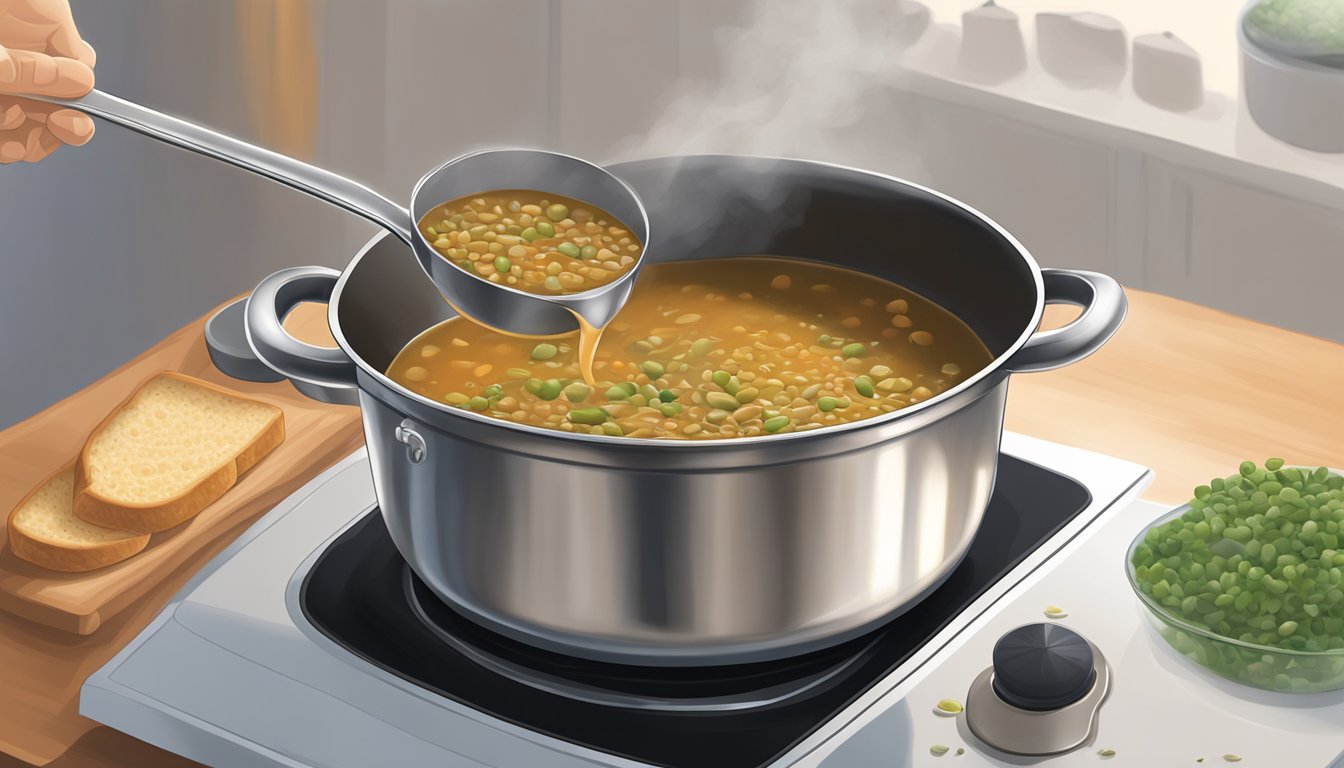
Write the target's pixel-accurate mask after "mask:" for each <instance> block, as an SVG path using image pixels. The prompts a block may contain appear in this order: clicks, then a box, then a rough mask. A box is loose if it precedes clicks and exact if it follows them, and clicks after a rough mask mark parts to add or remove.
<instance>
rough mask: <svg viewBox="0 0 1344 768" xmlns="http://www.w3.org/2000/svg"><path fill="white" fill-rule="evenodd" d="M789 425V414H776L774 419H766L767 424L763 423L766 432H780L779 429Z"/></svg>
mask: <svg viewBox="0 0 1344 768" xmlns="http://www.w3.org/2000/svg"><path fill="white" fill-rule="evenodd" d="M788 425H789V417H788V416H776V417H774V418H773V419H766V420H765V424H763V425H762V426H764V427H765V431H766V432H778V431H779V430H781V429H783V428H785V427H787V426H788Z"/></svg>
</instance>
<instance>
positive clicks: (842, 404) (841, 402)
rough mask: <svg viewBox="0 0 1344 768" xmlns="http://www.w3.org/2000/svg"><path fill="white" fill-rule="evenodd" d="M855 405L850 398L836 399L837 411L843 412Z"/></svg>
mask: <svg viewBox="0 0 1344 768" xmlns="http://www.w3.org/2000/svg"><path fill="white" fill-rule="evenodd" d="M853 404H854V403H853V402H852V401H851V400H850V399H849V398H848V397H837V398H835V409H836V410H837V411H843V410H845V409H846V408H848V407H849V406H851V405H853Z"/></svg>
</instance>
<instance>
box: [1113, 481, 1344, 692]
mask: <svg viewBox="0 0 1344 768" xmlns="http://www.w3.org/2000/svg"><path fill="white" fill-rule="evenodd" d="M1125 565H1126V568H1125V572H1126V574H1127V575H1128V577H1129V583H1130V586H1132V587H1133V589H1134V593H1135V594H1136V595H1138V597H1139V600H1140V601H1142V602H1143V604H1144V606H1145V607H1146V608H1147V614H1148V617H1149V619H1150V621H1151V622H1152V624H1153V626H1154V628H1155V629H1156V630H1157V632H1158V634H1159V635H1161V636H1162V637H1163V639H1165V640H1166V641H1167V642H1168V643H1169V644H1170V645H1171V646H1172V647H1173V648H1175V649H1176V650H1177V651H1179V652H1180V653H1182V654H1183V655H1185V656H1187V657H1189V658H1191V659H1193V660H1194V661H1195V662H1196V663H1197V664H1200V665H1201V666H1204V667H1206V668H1208V669H1210V670H1211V671H1213V672H1215V673H1217V674H1219V675H1222V676H1223V677H1226V678H1228V679H1231V680H1235V681H1237V682H1240V683H1245V684H1247V685H1252V686H1255V687H1257V688H1264V689H1267V690H1277V691H1295V692H1313V691H1329V690H1335V689H1339V688H1344V475H1340V474H1338V473H1332V472H1331V471H1330V470H1329V469H1327V468H1325V467H1318V468H1316V469H1306V468H1297V467H1284V465H1283V461H1282V460H1281V459H1270V460H1269V461H1267V462H1265V465H1264V466H1263V467H1257V466H1255V465H1254V464H1253V463H1251V462H1249V461H1248V462H1243V463H1242V465H1241V468H1240V471H1239V472H1238V473H1237V474H1235V475H1231V476H1229V477H1225V478H1217V479H1215V480H1213V481H1212V482H1210V483H1209V484H1208V485H1204V486H1200V487H1199V488H1197V489H1195V494H1194V498H1193V499H1191V500H1190V503H1189V504H1187V505H1185V506H1183V507H1181V508H1179V509H1177V510H1175V511H1174V512H1172V513H1171V514H1170V515H1167V516H1166V517H1163V518H1162V519H1161V520H1159V521H1157V522H1156V523H1155V524H1153V525H1152V526H1150V527H1149V528H1147V529H1146V530H1145V531H1143V532H1142V533H1141V534H1139V536H1138V537H1137V538H1135V540H1134V542H1133V543H1132V544H1131V545H1130V547H1129V550H1128V554H1127V557H1126V563H1125Z"/></svg>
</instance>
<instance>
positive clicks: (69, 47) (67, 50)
mask: <svg viewBox="0 0 1344 768" xmlns="http://www.w3.org/2000/svg"><path fill="white" fill-rule="evenodd" d="M47 50H48V51H49V52H50V53H52V54H55V55H57V56H64V57H66V58H67V59H74V60H75V61H78V62H80V63H81V64H83V65H85V66H87V67H89V68H90V69H92V68H93V65H94V64H96V63H97V62H98V56H97V54H95V53H94V51H93V46H91V45H89V44H88V43H86V42H84V38H82V37H80V36H79V30H78V29H77V28H76V27H75V22H74V21H73V20H67V21H66V22H65V23H63V24H62V25H61V26H60V27H58V28H57V29H56V31H55V32H53V33H51V37H50V38H49V39H48V41H47Z"/></svg>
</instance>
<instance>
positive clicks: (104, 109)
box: [25, 90, 649, 336]
mask: <svg viewBox="0 0 1344 768" xmlns="http://www.w3.org/2000/svg"><path fill="white" fill-rule="evenodd" d="M25 98H30V99H34V100H36V101H44V102H48V103H51V104H58V105H61V106H66V107H70V108H73V109H78V110H80V111H83V112H86V113H88V114H90V115H93V116H95V117H101V118H102V119H104V120H107V121H108V122H111V123H116V124H117V125H120V126H122V127H124V128H129V129H131V130H132V131H135V132H137V133H142V134H144V135H146V136H149V137H152V138H155V139H158V140H159V141H163V142H166V143H168V144H172V145H173V146H176V147H181V148H182V149H186V150H190V151H192V152H196V153H199V154H202V155H205V156H207V157H213V158H215V159H216V160H223V161H224V162H226V163H231V164H233V165H236V166H238V167H239V168H243V169H245V170H248V171H252V172H253V173H256V174H259V175H261V176H265V177H266V178H268V179H271V180H273V181H278V182H280V183H281V184H285V185H286V186H290V187H293V188H294V189H297V190H299V191H300V192H306V193H308V194H310V195H312V196H313V197H316V198H318V199H320V200H325V201H326V202H328V203H331V204H333V205H336V206H339V207H341V208H344V209H346V210H347V211H350V212H352V213H357V214H359V215H360V216H363V217H364V218H366V219H368V220H370V221H372V222H373V223H375V224H377V225H379V226H381V227H383V228H385V229H386V230H387V231H389V232H391V233H392V234H393V235H396V236H397V238H399V239H400V240H401V241H402V242H404V243H406V244H407V245H409V246H411V249H412V250H413V251H414V252H415V257H416V259H417V260H418V261H419V262H420V266H421V268H422V269H424V271H425V274H427V275H429V278H430V280H432V281H433V282H434V285H436V286H437V287H438V289H439V292H440V293H442V294H443V297H444V299H445V300H446V301H447V302H448V303H449V304H451V305H452V306H453V308H454V309H456V310H458V311H459V312H461V313H462V314H465V315H467V316H469V317H471V318H472V319H473V320H476V321H478V322H480V323H482V324H484V325H488V326H491V327H493V328H496V329H499V330H502V331H507V332H510V333H517V334H523V335H528V336H546V335H551V334H557V333H565V332H568V331H572V330H574V329H575V328H577V327H578V323H577V321H576V319H575V314H577V315H579V316H582V317H583V319H584V320H586V321H587V322H588V323H589V324H591V325H593V326H595V327H598V328H601V327H602V326H604V325H606V324H607V323H608V322H609V321H610V320H611V318H612V317H614V316H615V315H616V313H617V312H618V311H620V308H621V306H622V305H623V304H624V303H625V299H626V297H627V296H629V295H630V289H631V287H632V286H633V285H634V279H635V275H636V274H637V273H638V272H639V269H640V267H641V266H642V265H643V263H644V250H647V248H645V249H643V250H641V252H640V254H639V256H638V258H637V260H636V261H635V264H634V265H633V266H632V267H631V268H630V270H629V271H628V272H625V273H624V274H622V275H620V276H619V277H618V278H617V279H616V280H615V281H613V282H611V283H607V284H606V285H602V286H599V287H597V288H594V289H592V290H588V291H583V292H581V293H571V294H564V295H560V296H551V295H541V294H533V293H527V292H525V291H520V290H518V289H516V288H513V287H510V286H508V285H503V284H500V283H492V282H490V281H489V280H486V279H485V278H483V277H481V276H479V275H476V274H474V273H472V272H468V271H466V270H464V269H461V268H459V267H457V266H456V265H454V264H452V263H450V262H449V261H448V260H447V259H446V258H444V257H443V256H441V255H440V254H439V253H438V252H437V251H435V250H434V248H433V246H431V245H430V243H429V241H427V240H426V239H425V237H424V235H422V234H421V233H420V231H419V228H418V227H417V226H416V222H418V221H419V220H420V218H421V217H422V216H424V215H425V214H426V213H428V212H429V211H430V210H431V209H432V208H434V207H436V206H438V205H440V204H442V203H444V202H447V201H449V200H453V199H456V198H459V197H464V196H467V195H474V194H478V193H481V192H488V191H491V190H502V189H534V190H538V191H542V192H551V193H554V194H561V195H565V196H567V197H572V198H575V199H578V200H582V201H584V202H586V203H589V204H590V205H594V206H597V207H599V208H602V209H604V210H606V211H607V212H608V213H610V214H611V215H612V216H614V217H616V218H617V219H618V220H620V222H621V223H622V224H624V225H625V227H626V228H627V229H629V230H630V232H631V233H632V234H633V235H634V236H635V237H636V238H638V239H639V242H640V243H643V244H645V245H646V246H647V243H648V242H649V240H648V238H649V220H648V215H647V214H646V213H645V211H644V204H643V203H642V202H640V200H639V197H638V196H637V195H635V191H634V190H633V189H631V188H630V187H629V186H628V185H626V183H625V182H623V181H621V180H620V179H618V178H616V177H615V176H613V175H611V173H609V172H608V171H606V170H605V169H604V168H602V167H600V166H597V165H594V164H592V163H589V162H587V161H585V160H581V159H579V158H577V157H570V156H569V155H562V154H558V153H555V152H545V151H542V150H537V149H488V150H482V151H479V152H472V153H470V154H466V155H462V156H461V157H458V158H456V159H453V160H449V161H448V162H446V163H444V164H443V165H440V166H439V167H437V168H435V169H434V170H432V171H430V172H429V173H427V174H425V176H424V177H422V178H421V179H420V181H419V182H418V183H417V184H416V185H415V189H414V191H412V192H411V207H410V210H407V209H406V208H403V207H402V206H400V205H397V204H396V203H394V202H392V201H391V200H388V199H387V198H386V197H383V196H382V195H380V194H378V193H377V192H374V191H373V190H371V189H369V188H368V187H366V186H364V185H363V184H359V183H357V182H354V181H351V180H349V179H347V178H345V177H343V176H338V175H336V174H334V173H332V172H331V171H327V170H323V169H321V168H318V167H316V166H312V165H309V164H307V163H304V162H300V161H298V160H295V159H294V158H292V157H287V156H285V155H281V154H279V153H276V152H272V151H270V150H268V149H262V148H261V147H257V146H254V145H252V144H248V143H247V142H245V141H239V140H238V139H235V138H231V137H229V136H225V135H223V134H219V133H215V132H214V131H212V130H210V129H208V128H203V127H201V126H198V125H194V124H192V123H189V122H187V121H185V120H181V119H178V118H176V117H170V116H168V115H165V114H163V113H161V112H156V111H154V110H152V109H148V108H146V107H142V106H140V105H138V104H135V103H132V102H129V101H126V100H125V99H120V98H117V97H116V96H113V95H111V94H109V93H104V92H102V91H98V90H93V91H90V92H89V93H88V94H86V95H85V96H83V97H81V98H78V99H56V98H50V97H45V96H37V95H26V96H25ZM389 298H391V297H389Z"/></svg>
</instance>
